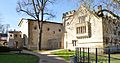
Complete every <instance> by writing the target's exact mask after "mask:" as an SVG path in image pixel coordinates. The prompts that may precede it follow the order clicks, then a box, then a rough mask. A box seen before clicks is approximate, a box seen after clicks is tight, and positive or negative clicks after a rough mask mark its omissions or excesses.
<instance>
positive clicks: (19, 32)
mask: <svg viewBox="0 0 120 63" xmlns="http://www.w3.org/2000/svg"><path fill="white" fill-rule="evenodd" d="M9 33H22V32H21V31H9Z"/></svg>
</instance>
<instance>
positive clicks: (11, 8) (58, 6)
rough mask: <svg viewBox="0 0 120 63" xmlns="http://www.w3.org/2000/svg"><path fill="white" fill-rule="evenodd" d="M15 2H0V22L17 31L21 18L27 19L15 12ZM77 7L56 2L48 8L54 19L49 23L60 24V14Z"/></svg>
mask: <svg viewBox="0 0 120 63" xmlns="http://www.w3.org/2000/svg"><path fill="white" fill-rule="evenodd" d="M16 5H17V0H0V21H1V23H2V24H10V26H11V28H13V29H14V28H15V29H18V23H19V21H20V20H21V19H22V18H27V15H25V14H20V13H17V12H16ZM78 7H79V6H77V4H75V2H73V1H72V0H71V1H70V0H57V1H56V3H55V4H54V5H53V6H51V7H50V9H52V10H53V12H54V14H55V15H56V18H54V19H53V20H51V21H54V22H62V14H63V13H64V12H67V11H70V10H74V9H77V8H78Z"/></svg>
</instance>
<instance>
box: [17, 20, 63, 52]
mask: <svg viewBox="0 0 120 63" xmlns="http://www.w3.org/2000/svg"><path fill="white" fill-rule="evenodd" d="M40 23H41V22H40ZM18 26H19V27H20V30H21V31H22V33H23V43H24V46H25V47H27V48H29V49H32V50H38V49H39V45H38V44H39V42H38V41H39V29H38V22H37V21H36V20H33V19H22V20H21V21H20V23H19V25H18ZM42 30H43V32H42V42H41V48H42V49H59V48H63V41H62V36H63V26H62V23H56V22H48V21H44V22H43V29H42Z"/></svg>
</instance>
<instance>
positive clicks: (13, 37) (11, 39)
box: [8, 31, 23, 48]
mask: <svg viewBox="0 0 120 63" xmlns="http://www.w3.org/2000/svg"><path fill="white" fill-rule="evenodd" d="M8 47H11V48H22V47H23V39H22V32H21V31H9V33H8Z"/></svg>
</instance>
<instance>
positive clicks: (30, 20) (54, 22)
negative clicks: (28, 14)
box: [18, 18, 62, 26]
mask: <svg viewBox="0 0 120 63" xmlns="http://www.w3.org/2000/svg"><path fill="white" fill-rule="evenodd" d="M23 20H28V21H37V20H35V19H25V18H22V19H21V21H20V22H19V24H18V26H20V25H21V24H22V23H23ZM40 22H41V21H40ZM43 23H52V24H60V25H62V23H58V22H51V21H43Z"/></svg>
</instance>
